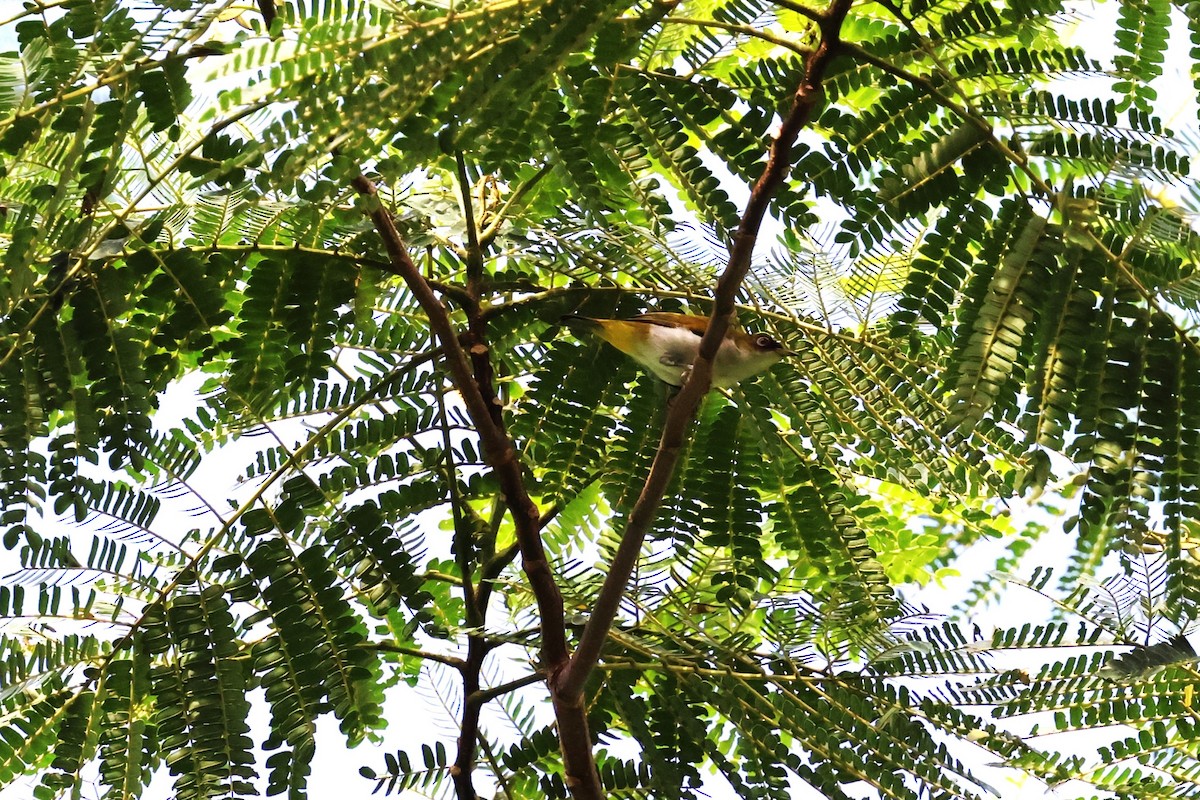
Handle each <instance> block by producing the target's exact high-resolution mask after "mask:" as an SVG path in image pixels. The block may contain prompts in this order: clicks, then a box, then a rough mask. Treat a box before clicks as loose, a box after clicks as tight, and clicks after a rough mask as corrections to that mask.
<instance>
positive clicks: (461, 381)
mask: <svg viewBox="0 0 1200 800" xmlns="http://www.w3.org/2000/svg"><path fill="white" fill-rule="evenodd" d="M458 163H459V179H460V182H462V188H463V193H464V195H463V196H464V214H465V215H466V216H467V222H468V229H469V230H468V238H469V247H468V252H467V256H466V258H467V290H466V297H465V298H463V299H465V300H466V309H465V310H466V312H467V319H468V331H467V333H466V335H465V336H463V337H462V339H463V340H464V341H465V342H466V348H465V349H464V346H463V341H460V337H459V333H458V332H457V331H456V330H455V328H454V325H453V323H452V322H451V321H450V315H449V312H448V311H447V310H446V307H445V306H444V305H443V304H442V302H441V301H440V300H439V299H438V297H437V295H436V294H435V293H434V290H433V288H432V287H431V286H430V284H429V281H428V280H426V279H425V278H424V277H423V276H422V275H421V271H420V269H418V267H417V265H416V264H415V263H414V262H413V260H412V257H411V256H410V255H409V253H408V249H407V247H406V246H405V244H404V241H403V240H402V239H401V237H400V234H399V232H398V231H397V230H396V226H395V222H394V220H393V219H392V215H391V214H390V213H389V212H388V211H387V209H385V208H384V207H383V204H382V203H381V201H380V199H379V194H378V191H377V189H376V187H375V184H374V183H372V182H371V180H370V179H368V178H367V177H366V176H365V175H362V174H360V175H358V176H356V177H355V178H354V179H353V180H352V182H351V183H352V185H353V186H354V188H355V189H356V190H357V191H358V192H359V193H360V194H361V195H363V197H364V198H365V200H366V210H367V213H368V215H369V216H370V217H371V221H372V222H373V223H374V225H375V229H376V231H377V232H378V233H379V236H380V238H382V239H383V244H384V247H385V248H386V250H387V253H388V257H389V260H390V263H391V266H392V268H393V271H395V272H396V274H398V275H399V276H400V277H402V278H403V279H404V282H405V283H406V284H407V286H408V288H409V291H410V292H412V295H413V297H414V298H415V299H416V300H417V302H418V303H419V304H420V306H421V309H422V310H423V311H424V312H425V316H426V318H427V319H428V320H429V328H430V330H431V331H432V332H433V335H434V336H435V337H436V338H437V340H438V342H439V343H440V344H441V347H442V350H443V353H444V355H445V361H446V368H447V369H448V371H449V373H450V379H451V381H452V382H453V384H454V387H455V388H456V389H457V390H458V392H459V394H460V395H461V396H462V399H463V404H464V405H465V406H466V409H467V413H468V414H469V415H470V417H471V422H472V423H473V424H474V426H475V429H476V431H477V432H478V434H479V441H480V444H481V445H482V447H483V451H484V453H485V455H486V458H487V462H488V464H489V465H490V466H491V468H492V471H493V473H494V474H495V475H496V479H497V481H498V482H499V484H500V490H501V492H502V493H503V494H504V501H505V504H506V505H507V506H508V509H509V511H510V512H511V514H512V517H513V527H514V528H515V530H516V538H517V543H518V546H519V548H520V553H521V557H522V566H523V568H524V570H525V576H526V579H527V580H528V581H529V585H530V587H531V589H532V590H533V593H534V597H535V599H536V600H537V605H538V614H539V617H540V620H541V631H542V647H541V660H542V669H544V670H545V671H546V673H547V674H554V673H557V672H559V671H560V670H561V669H562V668H563V666H564V665H565V664H566V663H567V658H568V654H567V639H566V626H565V620H564V616H563V601H562V595H561V594H560V593H559V590H558V585H557V584H556V583H555V582H554V576H553V575H552V574H551V573H550V565H549V562H548V561H547V560H546V553H545V549H544V548H543V547H542V540H541V527H540V519H541V512H540V511H539V509H538V507H537V505H536V504H535V503H534V502H533V500H532V499H531V498H530V497H529V494H528V492H527V491H526V490H525V482H524V478H523V477H522V475H521V465H520V462H519V461H518V459H517V454H516V450H515V448H514V447H513V444H512V441H511V440H510V439H509V437H508V432H507V431H506V430H505V427H504V419H503V416H502V415H501V408H500V404H499V402H498V399H497V397H496V394H495V389H494V387H493V381H492V365H491V358H490V352H489V349H488V346H487V344H486V339H485V336H484V334H485V332H486V326H487V323H486V320H484V319H483V317H482V315H481V314H480V313H479V309H480V303H479V299H480V294H481V292H482V279H483V258H482V250H481V249H480V245H479V240H478V237H477V234H476V232H475V229H474V219H473V215H472V210H471V207H470V200H469V193H468V192H467V188H466V183H465V181H466V177H467V176H466V165H465V162H464V161H463V159H462V157H461V156H460V157H459V159H458ZM451 480H452V481H453V475H451ZM460 538H461V537H460ZM460 546H465V543H463V542H460ZM460 566H461V567H462V569H461V571H462V572H463V576H462V581H463V583H462V586H463V589H464V592H465V594H466V600H467V602H468V610H467V613H468V618H469V619H476V620H477V621H479V622H482V617H483V615H484V613H485V607H481V606H483V602H484V599H485V598H479V597H477V596H475V593H474V591H473V587H471V576H470V572H469V571H470V569H471V568H472V566H471V563H470V559H469V558H462V559H460ZM485 597H486V593H485ZM471 606H474V608H472V607H471ZM489 649H490V646H489V644H488V643H487V642H485V641H484V640H483V638H482V637H480V636H477V635H470V636H468V642H467V657H466V659H465V662H464V663H463V665H462V668H461V669H460V673H461V675H462V682H463V695H464V696H465V697H471V696H472V695H474V694H475V693H477V692H478V691H479V674H480V670H481V669H482V667H483V661H484V659H485V658H486V656H487V653H488V651H489ZM481 705H482V704H466V705H464V707H463V715H462V720H461V727H460V731H459V740H458V753H457V756H456V758H455V762H454V765H453V766H452V768H451V776H452V779H453V782H454V787H455V793H456V794H457V796H458V800H475V798H476V794H475V788H474V785H473V783H472V773H473V771H474V764H475V751H476V743H477V742H478V736H479V710H480V708H481ZM575 721H576V718H575V717H574V716H569V717H567V718H566V720H565V721H564V720H560V724H564V722H565V723H566V724H573V723H574V722H575ZM585 727H586V720H585ZM588 755H589V757H590V749H589V753H588ZM592 771H593V772H594V771H595V768H594V767H593V768H592Z"/></svg>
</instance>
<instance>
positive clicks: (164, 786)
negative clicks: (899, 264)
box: [0, 0, 1197, 800]
mask: <svg viewBox="0 0 1200 800" xmlns="http://www.w3.org/2000/svg"><path fill="white" fill-rule="evenodd" d="M20 5H21V3H20V2H19V0H0V18H5V17H8V16H10V15H11V14H12V13H14V12H16V11H17V10H18V9H19V7H20ZM1077 5H1078V7H1079V8H1080V9H1081V11H1082V13H1083V14H1085V15H1087V18H1086V19H1081V20H1080V23H1079V25H1078V27H1077V29H1076V31H1075V35H1074V36H1075V42H1074V43H1077V44H1080V45H1081V46H1084V47H1086V48H1087V50H1088V52H1089V55H1091V56H1092V57H1094V58H1097V59H1100V60H1101V61H1104V60H1106V59H1108V58H1110V56H1111V54H1112V52H1113V51H1114V48H1113V47H1112V39H1113V32H1114V31H1115V24H1114V20H1115V15H1116V11H1117V6H1116V4H1115V3H1113V2H1109V3H1104V4H1100V5H1096V4H1093V3H1079V4H1077ZM1183 33H1184V35H1176V36H1174V37H1173V40H1172V49H1171V51H1170V52H1169V54H1168V57H1167V61H1166V63H1165V65H1164V73H1165V75H1164V78H1163V79H1162V81H1161V90H1160V92H1159V95H1160V100H1161V101H1162V103H1163V105H1162V108H1161V110H1160V115H1161V116H1162V117H1163V120H1164V122H1165V123H1166V124H1167V125H1168V126H1171V127H1175V128H1177V129H1178V128H1180V127H1184V126H1187V127H1190V128H1191V129H1192V130H1193V131H1194V130H1195V127H1196V118H1197V117H1196V109H1195V92H1194V89H1193V87H1192V84H1191V79H1190V76H1189V75H1188V74H1187V68H1188V66H1189V63H1190V59H1189V58H1188V57H1187V50H1188V48H1189V46H1190V45H1189V43H1188V42H1187V39H1186V31H1184V32H1183ZM11 49H15V38H14V37H13V31H12V30H11V28H9V29H5V30H3V31H0V50H11ZM1095 91H1096V90H1095V88H1094V87H1087V86H1083V85H1081V86H1080V87H1079V92H1080V94H1081V95H1082V94H1089V93H1091V94H1094V93H1095ZM728 188H731V189H743V188H744V187H739V186H738V184H737V182H735V181H731V182H730V185H729V187H728ZM731 195H733V197H734V199H735V201H737V202H744V199H745V197H744V193H743V194H742V196H740V197H739V196H738V193H737V191H731ZM763 249H764V251H765V249H766V248H765V247H764V248H763ZM759 255H760V256H761V255H764V253H760V254H759ZM195 385H196V382H195V381H186V382H184V384H183V385H182V386H181V387H180V389H177V390H175V391H173V392H172V395H171V397H170V398H168V402H167V403H165V404H164V409H163V414H162V415H161V417H162V419H160V420H159V422H160V424H166V423H168V421H169V418H170V417H175V418H178V417H180V416H182V415H185V414H188V413H190V412H191V410H192V408H193V406H194V399H193V395H192V387H194V386H195ZM289 433H290V432H289ZM287 438H291V437H290V436H288V437H287ZM260 441H262V440H259V439H248V440H243V441H241V442H239V443H237V445H235V446H232V447H230V448H227V449H225V450H224V451H222V453H221V454H220V456H219V457H218V458H209V459H207V460H206V463H204V464H203V465H202V466H201V468H200V470H199V471H198V472H197V474H196V476H195V477H194V479H193V482H194V484H195V485H196V486H197V487H198V488H199V489H200V491H201V493H202V494H203V495H204V496H206V497H209V498H210V499H222V498H225V497H229V496H232V495H234V494H236V491H235V487H234V483H233V479H234V475H233V473H232V471H231V469H230V467H229V465H230V464H231V463H234V464H237V465H238V469H241V467H242V465H244V464H245V463H246V462H247V461H248V460H249V457H250V454H251V453H253V452H254V451H255V449H257V447H258V446H259V443H260ZM1012 511H1013V514H1014V517H1015V518H1017V519H1018V520H1020V519H1023V518H1028V517H1029V515H1030V514H1032V513H1036V512H1031V511H1030V510H1029V509H1028V508H1027V507H1021V506H1014V507H1013V508H1012ZM163 519H164V518H163V517H160V522H161V521H162V520H163ZM1044 522H1045V523H1046V524H1048V525H1051V526H1058V525H1060V524H1061V520H1057V519H1045V520H1044ZM180 524H181V525H188V523H187V521H186V519H183V518H181V519H180ZM430 525H431V527H432V526H434V525H436V521H433V520H431V522H430ZM188 526H189V527H190V525H188ZM183 529H186V527H185V528H183ZM438 538H439V537H438V536H437V535H436V534H434V535H432V536H431V537H430V539H431V540H437V539H438ZM443 538H444V537H443ZM1071 541H1072V538H1071V536H1070V535H1067V534H1059V535H1058V536H1047V537H1045V538H1044V539H1043V540H1042V542H1041V543H1040V544H1039V545H1038V546H1039V548H1041V550H1040V551H1039V558H1038V560H1039V561H1040V562H1041V563H1043V564H1045V563H1061V562H1063V561H1065V559H1066V556H1067V554H1068V553H1069V552H1070V546H1071ZM1007 544H1008V542H1007V541H1001V542H989V543H984V544H983V545H982V546H980V547H979V548H978V549H977V560H976V561H975V563H976V564H977V565H978V567H977V570H976V571H977V572H978V573H979V574H971V571H970V567H971V566H972V565H971V563H968V562H960V563H959V564H958V567H959V569H960V570H962V571H963V573H964V574H963V576H962V577H961V578H957V579H950V580H947V581H945V582H944V585H942V586H937V585H931V586H929V587H927V588H926V589H924V590H922V591H921V592H919V593H917V594H916V595H915V596H914V597H912V598H911V599H913V600H915V601H916V602H918V603H924V604H927V605H929V606H930V607H931V609H933V610H934V611H938V610H943V611H948V610H950V609H951V608H952V606H953V604H954V603H955V602H957V601H958V600H960V599H961V598H962V595H963V592H964V591H965V589H966V587H967V586H969V585H970V582H971V581H973V580H974V579H976V578H978V577H980V575H981V574H982V572H983V571H984V570H986V569H987V568H989V567H990V566H991V565H992V564H993V563H994V557H995V555H996V554H997V553H998V552H1000V550H1001V549H1002V548H1003V547H1005V546H1006V545H1007ZM1055 547H1057V548H1058V552H1054V548H1055ZM11 557H12V556H11V554H6V553H0V565H3V564H11V563H12V562H11V561H10V560H8V559H11ZM497 611H498V612H499V613H497V614H496V615H495V618H496V619H497V620H502V619H503V613H504V612H503V610H502V609H497ZM1043 616H1044V614H1042V613H1041V609H1040V602H1039V600H1037V599H1035V598H1034V596H1032V595H1031V594H1030V593H1027V592H1024V590H1021V589H1019V588H1018V589H1013V590H1012V591H1010V592H1009V593H1007V594H1006V595H1005V596H1004V602H1003V604H1002V605H998V606H994V607H993V610H992V612H991V613H990V614H988V613H985V614H981V615H978V616H977V618H976V619H975V621H976V622H977V623H979V624H981V625H982V626H983V627H984V628H985V633H986V629H987V628H988V626H989V625H991V624H994V625H1004V626H1007V625H1011V624H1012V623H1013V621H1014V618H1020V619H1040V618H1042V617H1043ZM506 652H508V653H512V654H514V655H515V654H516V653H517V652H518V650H517V648H501V649H500V650H499V651H498V659H499V660H500V661H503V660H504V658H505V654H506ZM1022 657H1032V656H1030V655H1029V654H1025V655H1024V656H1022ZM495 658H497V657H495V656H494V659H495ZM1013 666H1024V667H1025V668H1027V669H1029V670H1030V671H1033V669H1034V668H1035V667H1036V665H1030V664H1022V665H1017V664H1013ZM526 669H527V668H525V667H523V666H521V665H520V664H510V665H509V666H508V667H507V668H506V669H504V670H503V673H502V674H501V671H500V670H496V671H495V674H493V675H490V676H488V677H489V678H491V679H492V680H491V683H499V682H502V681H503V680H507V679H511V678H513V677H517V676H518V675H520V674H523V671H525V670H526ZM431 683H432V682H431ZM446 683H447V684H453V683H454V681H448V682H446ZM522 697H524V698H525V700H526V704H527V705H534V704H537V703H539V702H540V701H541V700H543V699H544V691H543V690H542V689H541V688H540V687H539V686H537V685H535V686H534V687H531V688H530V689H526V690H524V692H523V694H522ZM544 712H545V718H546V719H549V712H548V709H544ZM385 717H386V718H387V719H388V721H389V725H388V728H387V729H386V730H385V731H384V732H383V742H382V743H381V744H379V745H374V744H366V745H363V746H360V747H358V748H356V749H354V750H348V749H347V748H345V746H344V744H343V739H342V737H341V735H340V733H339V732H338V730H337V723H336V720H334V719H333V717H332V716H328V717H326V718H325V719H324V720H323V721H322V723H321V728H320V730H319V734H318V742H319V744H318V749H317V754H316V757H315V758H314V760H313V763H312V777H311V779H310V784H309V796H310V797H312V798H314V799H316V798H337V800H358V798H363V799H364V800H365V798H368V797H370V796H371V795H372V790H373V788H374V784H373V783H371V782H369V781H367V780H365V779H363V778H361V777H360V776H359V775H358V768H359V767H360V766H362V765H368V766H371V767H373V768H374V769H376V770H377V771H382V769H383V754H384V753H394V752H396V751H397V750H407V751H408V752H409V754H410V757H412V760H413V763H414V765H417V764H419V763H420V755H419V750H420V746H421V745H422V744H427V743H429V744H431V743H432V742H434V741H441V742H443V743H444V744H445V745H446V748H447V751H448V752H449V753H450V754H451V755H452V754H453V751H454V737H455V735H456V732H455V731H454V730H453V729H450V728H447V727H445V726H446V724H447V720H448V717H447V714H446V712H445V710H444V709H443V708H442V707H440V704H439V701H438V699H437V695H436V692H435V691H434V689H433V688H432V686H431V685H430V686H425V687H422V688H421V689H419V690H417V691H407V690H406V689H401V690H395V689H393V690H392V691H391V692H390V694H389V698H388V702H387V705H386V713H385ZM502 724H503V723H502V722H501V721H499V720H497V718H496V717H495V716H492V717H491V718H490V719H489V718H488V717H487V716H485V725H486V726H487V727H488V728H489V729H490V730H493V731H497V732H500V731H502V730H503V728H502V727H501V725H502ZM252 725H253V732H252V737H253V739H254V740H255V741H262V739H264V738H265V736H266V729H267V716H266V711H265V708H263V707H262V706H261V704H260V705H259V707H258V709H257V710H256V713H255V715H254V717H253V718H252ZM1077 738H1078V737H1077ZM1106 738H1107V737H1106ZM1058 741H1059V740H1050V741H1043V742H1042V744H1044V745H1047V746H1048V745H1049V744H1050V743H1051V742H1054V743H1055V744H1057V743H1058ZM1080 744H1081V745H1086V746H1089V747H1090V745H1088V744H1087V743H1086V742H1083V741H1082V740H1081V741H1080ZM961 750H962V748H959V749H958V751H957V752H961ZM992 760H994V759H993V757H992V756H991V755H990V754H988V753H986V752H984V751H982V750H980V751H978V759H977V761H978V764H976V765H975V766H977V767H978V768H979V770H980V776H981V777H982V778H983V779H985V780H986V781H988V782H989V783H990V784H991V785H992V786H994V787H996V789H997V790H999V791H1000V794H1001V797H1003V798H1005V800H1010V799H1013V800H1036V799H1037V798H1043V797H1054V798H1058V799H1059V800H1061V799H1062V798H1070V797H1073V796H1075V794H1076V793H1075V792H1074V791H1073V790H1072V787H1070V786H1067V787H1059V788H1057V789H1056V790H1054V791H1052V792H1049V791H1047V790H1045V789H1044V787H1043V786H1042V784H1041V783H1040V782H1038V781H1034V780H1021V776H1019V775H1018V774H1017V773H1016V772H1015V771H1013V770H1003V769H995V768H989V767H986V766H984V765H985V764H986V763H988V762H991V761H992ZM259 772H260V775H261V776H263V778H264V782H263V785H265V775H266V769H265V768H261V764H260V770H259ZM723 783H724V782H723V779H722V780H718V781H717V782H716V783H715V784H714V785H713V787H711V791H712V795H711V796H712V797H713V798H716V799H717V800H721V799H722V798H732V797H734V795H733V793H732V792H731V791H730V790H728V789H727V788H723ZM170 785H171V778H170V776H168V775H167V774H166V771H165V770H163V771H162V772H161V774H160V775H159V776H158V778H157V780H156V781H155V783H154V785H153V787H152V791H151V792H149V793H148V794H147V797H149V798H152V800H158V798H167V797H169V796H170ZM32 786H33V784H32V783H29V782H24V783H17V784H14V785H12V786H10V787H8V788H7V789H4V790H2V791H0V800H24V798H31V797H32ZM478 788H479V789H480V790H482V791H484V793H485V795H486V793H487V791H488V787H487V786H485V785H484V783H483V781H482V780H481V781H479V787H478ZM852 789H853V787H851V791H850V792H849V793H850V794H852V795H854V794H855V792H854V791H852ZM95 794H97V792H96V791H95V790H94V789H92V788H91V787H85V789H84V797H90V796H94V795H95ZM861 794H862V795H863V796H869V793H868V791H867V790H866V789H865V787H864V790H863V791H862V793H861ZM413 796H415V795H413ZM796 796H797V798H804V797H812V796H814V795H813V794H812V793H811V792H805V791H798V792H797V795H796Z"/></svg>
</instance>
